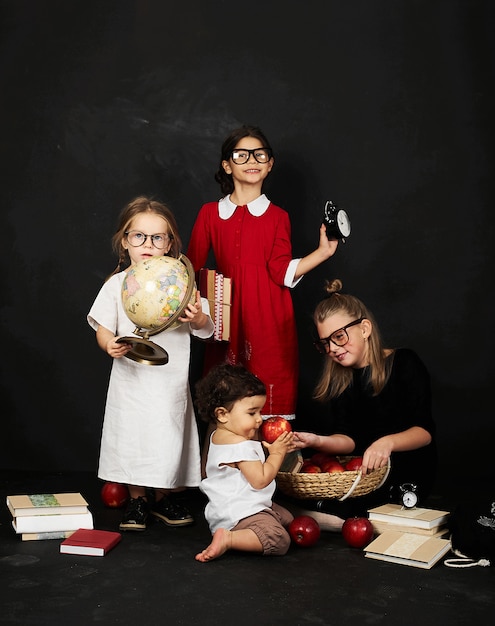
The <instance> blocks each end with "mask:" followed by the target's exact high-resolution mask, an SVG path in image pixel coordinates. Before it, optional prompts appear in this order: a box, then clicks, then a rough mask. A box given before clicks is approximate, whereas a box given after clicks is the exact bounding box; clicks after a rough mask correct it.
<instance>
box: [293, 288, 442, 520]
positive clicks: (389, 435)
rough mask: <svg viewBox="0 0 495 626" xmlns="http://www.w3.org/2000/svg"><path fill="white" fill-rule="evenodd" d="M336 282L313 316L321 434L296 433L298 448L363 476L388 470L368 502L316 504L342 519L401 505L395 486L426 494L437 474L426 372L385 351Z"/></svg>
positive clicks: (401, 351)
mask: <svg viewBox="0 0 495 626" xmlns="http://www.w3.org/2000/svg"><path fill="white" fill-rule="evenodd" d="M341 289H342V283H341V281H340V280H334V281H332V282H331V283H328V284H327V291H328V293H329V296H328V297H327V298H325V299H324V300H322V301H321V302H320V303H319V304H318V305H317V307H316V309H315V312H314V322H315V325H316V329H317V332H318V336H319V339H318V340H317V341H316V342H315V345H316V347H317V348H318V350H319V351H320V352H322V353H324V354H326V356H327V358H326V359H325V364H324V368H323V372H322V375H321V378H320V380H319V382H318V385H317V387H316V389H315V394H314V396H315V399H317V400H320V401H323V402H328V403H329V405H330V407H329V408H330V420H329V423H328V424H327V425H326V428H325V427H323V428H322V434H315V433H308V432H296V433H295V436H294V442H295V445H296V447H297V448H311V449H312V450H314V451H321V452H326V453H328V454H332V455H333V454H340V455H358V456H362V457H363V463H362V472H363V474H366V473H367V472H370V471H372V470H373V469H375V468H379V467H382V466H384V465H387V464H388V462H389V460H390V464H391V471H390V474H389V477H388V479H387V481H386V483H385V485H384V486H383V487H381V488H380V489H378V490H377V491H375V492H373V493H372V494H370V495H369V496H364V497H358V498H349V499H348V500H346V501H344V502H338V501H337V502H334V501H331V500H328V501H320V502H318V503H316V508H317V510H322V511H328V512H332V513H334V514H335V515H338V516H339V517H342V518H345V517H349V516H350V515H362V514H365V513H366V510H367V509H368V508H370V507H372V506H378V505H379V504H384V503H385V502H387V501H389V500H392V501H397V502H398V501H399V500H398V497H399V494H400V487H401V485H403V484H406V483H412V484H414V485H415V486H416V488H417V492H418V496H419V501H420V503H421V502H424V499H425V498H426V497H427V496H428V494H429V492H430V489H431V486H432V483H433V481H434V478H435V473H436V447H435V442H434V435H435V424H434V422H433V418H432V413H431V389H430V378H429V374H428V371H427V369H426V367H425V365H424V364H423V362H422V361H421V359H420V358H419V357H418V356H417V354H416V353H415V352H413V351H412V350H410V349H407V348H397V349H391V348H385V347H384V346H383V343H382V339H381V336H380V331H379V329H378V325H377V324H376V321H375V320H374V317H373V314H372V313H371V311H369V310H368V309H367V307H366V306H365V305H364V304H363V303H362V302H361V301H360V300H359V299H358V298H356V297H354V296H351V295H348V294H342V293H339V292H340V290H341Z"/></svg>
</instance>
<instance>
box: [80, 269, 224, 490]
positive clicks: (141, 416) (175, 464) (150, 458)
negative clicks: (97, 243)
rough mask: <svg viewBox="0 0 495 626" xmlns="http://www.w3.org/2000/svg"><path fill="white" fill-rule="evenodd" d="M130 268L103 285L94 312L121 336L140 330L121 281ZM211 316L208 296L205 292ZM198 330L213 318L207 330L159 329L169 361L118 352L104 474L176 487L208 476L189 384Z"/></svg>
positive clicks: (93, 319) (91, 318) (93, 321)
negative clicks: (129, 310)
mask: <svg viewBox="0 0 495 626" xmlns="http://www.w3.org/2000/svg"><path fill="white" fill-rule="evenodd" d="M125 274H126V273H125V272H120V273H119V274H115V275H114V276H112V277H111V278H110V279H109V280H108V281H107V282H106V283H105V284H104V285H103V287H102V288H101V290H100V292H99V293H98V295H97V297H96V300H95V301H94V303H93V306H92V307H91V310H90V312H89V314H88V316H87V319H88V323H89V325H90V326H91V327H92V328H93V329H94V330H97V329H98V326H99V325H101V326H103V327H105V328H107V329H108V330H110V331H112V332H114V333H115V334H116V335H132V334H133V331H134V330H135V325H134V324H133V323H132V322H131V321H130V320H129V318H128V317H127V315H126V314H125V311H124V307H123V306H122V301H121V288H122V283H123V281H124V277H125ZM201 303H202V309H203V311H204V312H205V313H206V314H207V315H208V317H209V306H208V301H207V300H206V299H205V298H201ZM191 334H193V335H195V336H197V337H199V338H201V339H206V338H207V337H210V336H211V335H212V334H213V322H212V320H211V318H210V317H209V320H208V323H207V324H206V325H205V327H204V328H202V329H201V330H193V329H191V327H190V325H189V324H188V323H185V324H181V325H180V326H179V327H177V328H174V329H172V330H166V331H163V332H161V333H159V334H157V335H153V336H152V337H151V340H152V341H153V342H154V343H157V344H159V345H160V346H162V347H163V348H164V349H165V350H166V351H167V353H168V357H169V360H168V363H167V364H165V365H144V364H141V363H137V362H136V361H133V360H131V359H128V358H126V357H123V358H120V359H113V364H112V370H111V374H110V382H109V385H108V393H107V401H106V407H105V416H104V420H103V432H102V438H101V448H100V460H99V468H98V476H99V477H100V478H102V479H103V480H107V481H112V482H113V481H114V482H120V483H126V484H130V485H140V486H145V487H156V488H166V489H172V488H175V487H197V486H198V485H199V483H200V480H201V469H200V450H199V436H198V426H197V422H196V417H195V414H194V408H193V404H192V398H191V392H190V388H189V362H190V356H191V336H190V335H191Z"/></svg>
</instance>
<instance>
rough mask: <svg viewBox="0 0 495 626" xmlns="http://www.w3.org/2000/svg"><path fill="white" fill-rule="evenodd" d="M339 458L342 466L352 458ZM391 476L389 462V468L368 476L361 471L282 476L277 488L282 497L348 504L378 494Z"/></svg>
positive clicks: (278, 477)
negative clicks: (371, 494) (377, 490)
mask: <svg viewBox="0 0 495 626" xmlns="http://www.w3.org/2000/svg"><path fill="white" fill-rule="evenodd" d="M337 458H338V460H339V461H340V462H341V463H346V462H347V461H349V460H350V459H351V458H353V457H351V456H339V457H337ZM389 472H390V461H389V464H388V465H386V466H384V467H380V468H379V469H377V470H373V471H372V472H371V473H370V474H366V475H365V476H363V475H362V474H361V471H360V470H355V471H346V472H333V473H327V472H321V473H319V474H309V473H304V472H298V473H295V474H294V473H291V472H279V473H278V474H277V486H278V488H279V489H280V491H281V492H282V493H284V494H285V495H287V496H292V497H294V498H301V499H306V500H308V499H311V500H315V499H320V498H333V499H337V498H338V499H339V500H345V499H346V498H356V497H358V496H365V495H366V494H368V493H371V492H372V491H375V489H378V488H379V487H381V486H382V485H383V484H384V483H385V481H386V480H387V477H388V474H389Z"/></svg>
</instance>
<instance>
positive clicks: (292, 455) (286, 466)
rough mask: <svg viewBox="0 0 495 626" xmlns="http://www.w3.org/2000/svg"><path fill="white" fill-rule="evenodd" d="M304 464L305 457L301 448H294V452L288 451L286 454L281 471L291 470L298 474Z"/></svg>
mask: <svg viewBox="0 0 495 626" xmlns="http://www.w3.org/2000/svg"><path fill="white" fill-rule="evenodd" d="M302 465H303V457H302V454H301V452H300V451H299V450H294V451H293V452H288V453H287V454H286V455H285V458H284V460H283V461H282V465H281V466H280V469H279V472H290V473H292V474H297V472H298V471H299V470H300V469H301V467H302Z"/></svg>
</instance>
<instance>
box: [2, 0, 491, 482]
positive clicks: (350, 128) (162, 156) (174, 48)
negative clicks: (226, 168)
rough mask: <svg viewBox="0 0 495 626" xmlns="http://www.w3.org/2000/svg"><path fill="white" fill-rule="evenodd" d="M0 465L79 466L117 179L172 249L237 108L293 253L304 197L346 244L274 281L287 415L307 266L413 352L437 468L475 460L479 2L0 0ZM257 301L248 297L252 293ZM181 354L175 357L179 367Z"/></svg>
mask: <svg viewBox="0 0 495 626" xmlns="http://www.w3.org/2000/svg"><path fill="white" fill-rule="evenodd" d="M0 7H1V56H0V67H1V75H0V80H1V83H0V98H1V118H0V119H1V146H2V155H1V159H2V161H1V162H2V176H1V178H2V183H1V186H0V188H1V194H2V202H1V207H2V239H1V243H2V248H1V252H2V257H3V267H2V271H1V279H2V283H1V293H2V302H1V318H0V319H1V331H2V342H1V346H2V360H1V367H2V374H1V386H2V391H1V392H2V400H1V403H2V418H1V420H2V429H1V444H0V445H1V449H0V452H1V454H0V465H1V467H4V468H9V469H16V468H23V469H40V470H46V469H48V470H60V471H63V470H74V471H79V470H83V471H93V470H94V471H96V467H97V457H98V448H99V439H100V431H101V423H102V416H103V408H104V402H105V395H106V389H107V383H108V375H109V371H110V365H111V364H110V359H109V358H108V357H107V356H106V355H105V354H104V353H103V352H101V351H100V350H99V349H98V347H97V345H96V341H95V337H94V332H93V331H92V330H91V329H90V327H89V326H88V324H87V322H86V314H87V312H88V310H89V308H90V306H91V304H92V302H93V300H94V298H95V296H96V293H97V292H98V290H99V288H100V286H101V284H102V282H103V280H104V278H105V277H106V276H107V275H108V274H109V273H110V272H111V271H112V270H113V268H114V267H115V264H116V259H115V258H114V256H113V255H112V252H111V248H110V238H111V236H112V234H113V232H114V229H115V225H116V219H117V215H118V213H119V211H120V209H121V208H122V206H123V205H124V204H125V203H126V202H128V201H129V200H130V199H131V198H132V197H134V196H135V195H138V194H150V195H154V196H156V197H158V198H160V199H162V200H163V201H165V202H167V203H168V204H169V206H170V207H171V209H172V210H173V211H174V213H175V214H176V216H177V218H178V221H179V226H180V230H181V234H182V237H183V240H184V244H185V246H187V242H188V239H189V235H190V232H191V228H192V225H193V222H194V219H195V216H196V214H197V212H198V210H199V208H200V206H201V205H202V204H203V203H204V202H205V201H208V200H215V199H217V198H219V197H220V189H219V187H218V185H217V184H216V183H215V181H214V180H213V174H214V171H215V169H216V166H217V162H218V157H219V150H220V145H221V142H222V140H223V138H224V137H225V135H226V134H228V132H230V130H231V129H232V128H234V127H236V126H238V125H240V124H242V123H252V124H256V125H259V126H261V128H262V129H263V130H264V131H265V133H266V134H267V135H268V137H269V139H270V141H271V143H272V145H273V147H274V150H275V159H276V161H275V167H274V170H273V172H272V173H271V174H270V177H269V178H268V181H267V185H266V188H265V191H266V193H267V195H268V196H269V197H270V199H271V200H273V201H274V202H275V203H276V204H278V205H280V206H282V207H284V208H285V209H286V210H287V211H288V212H289V214H290V216H291V221H292V225H293V252H294V256H302V255H304V254H307V253H308V252H310V251H311V250H312V249H314V248H315V247H316V245H317V242H318V227H319V223H320V219H321V215H322V210H323V206H324V203H325V201H326V200H328V199H331V200H333V201H334V202H335V203H337V204H338V205H340V206H342V207H343V208H345V209H346V210H347V212H348V213H349V215H350V217H351V221H352V233H351V237H350V238H349V239H348V241H347V242H346V243H345V245H339V248H338V251H337V253H336V255H335V256H334V257H333V258H332V259H331V260H330V261H328V262H327V263H325V264H324V265H322V266H320V267H319V268H317V269H316V270H314V271H313V272H312V273H311V274H310V275H308V276H306V277H305V278H304V280H303V281H302V283H301V284H300V285H299V286H298V287H297V288H296V289H295V290H294V292H293V299H294V304H295V308H296V314H297V321H298V329H299V336H300V351H301V377H300V401H299V405H300V406H299V410H298V417H299V418H301V420H303V421H304V420H305V419H307V420H308V422H310V421H311V419H312V417H313V414H312V412H313V411H314V410H315V409H314V408H313V406H312V403H311V402H310V400H309V398H310V396H311V391H312V388H313V386H314V384H315V381H316V379H317V376H318V373H319V370H320V365H321V360H320V357H319V356H318V354H317V353H316V352H315V351H314V349H313V348H312V346H311V333H310V331H311V322H310V319H311V312H312V310H313V307H314V305H315V303H316V302H317V301H318V300H319V299H320V298H321V297H322V295H323V290H322V288H323V283H324V280H325V279H327V278H334V277H339V278H341V279H342V281H343V283H344V289H345V290H346V291H349V292H352V293H354V294H355V295H358V296H359V297H361V298H362V299H363V300H364V301H365V302H366V303H367V304H368V305H369V306H370V308H371V309H372V310H373V311H374V312H375V314H376V316H377V318H378V320H379V322H380V325H381V328H382V331H383V334H384V336H385V338H386V339H387V343H388V344H389V345H391V346H399V345H407V346H409V347H411V348H413V349H415V350H416V351H417V352H418V353H419V354H420V355H421V357H422V358H423V360H424V361H425V363H426V365H427V366H428V368H429V370H430V372H431V377H432V384H433V392H434V411H435V418H436V421H437V424H438V438H439V446H440V453H441V477H442V478H443V480H445V481H455V480H458V479H459V478H460V477H464V478H465V477H466V476H467V477H468V478H470V479H473V480H476V477H477V476H478V475H479V474H483V475H484V476H486V474H487V472H492V471H493V470H492V463H491V459H492V456H493V454H492V450H493V443H494V426H493V407H492V403H491V398H492V395H493V394H492V393H491V392H492V386H493V384H494V365H493V353H494V340H493V336H494V332H493V328H492V325H493V318H494V315H493V313H494V310H493V295H492V290H493V284H494V283H493V269H494V251H493V241H494V237H493V235H494V218H493V215H492V210H493V209H492V207H493V201H494V185H493V182H492V178H493V165H494V149H493V139H494V138H493V131H494V121H493V117H494V111H495V108H494V97H493V96H494V93H493V91H494V89H493V87H494V60H495V54H494V45H495V44H494V25H495V19H494V17H495V11H494V5H493V3H492V2H490V0H486V1H485V2H483V1H480V0H464V1H462V0H394V2H390V0H373V1H370V0H348V1H347V2H341V1H340V0H326V1H325V2H321V1H318V0H306V2H303V3H301V2H295V1H294V2H293V1H290V0H264V1H263V2H256V3H236V2H232V1H230V2H227V1H224V0H211V1H205V0H183V1H182V2H180V3H177V2H169V1H166V0H163V1H160V0H148V1H145V0H134V1H131V0H119V1H117V0H100V1H92V0H85V1H84V2H83V1H79V0H58V1H57V0H39V1H36V0H32V1H27V0H2V1H1V2H0ZM258 304H259V305H260V306H262V303H253V306H257V305H258ZM201 350H202V347H201V346H198V345H195V346H194V349H193V360H194V362H193V374H192V375H193V376H194V371H195V368H196V369H197V368H198V367H199V365H198V364H199V363H200V360H201V355H202V351H201Z"/></svg>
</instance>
